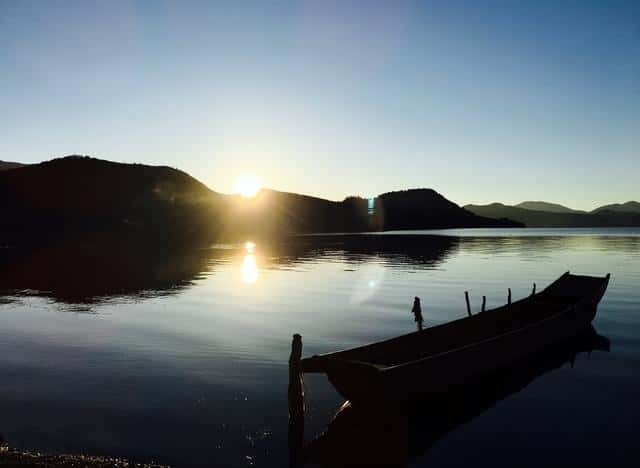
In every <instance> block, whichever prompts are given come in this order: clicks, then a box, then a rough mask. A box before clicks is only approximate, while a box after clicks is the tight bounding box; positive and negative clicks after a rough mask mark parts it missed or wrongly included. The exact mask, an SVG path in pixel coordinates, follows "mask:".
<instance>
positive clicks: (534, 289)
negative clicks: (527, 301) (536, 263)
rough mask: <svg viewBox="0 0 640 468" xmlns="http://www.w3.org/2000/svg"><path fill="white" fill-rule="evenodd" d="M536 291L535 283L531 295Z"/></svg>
mask: <svg viewBox="0 0 640 468" xmlns="http://www.w3.org/2000/svg"><path fill="white" fill-rule="evenodd" d="M535 293H536V283H533V289H532V290H531V295H532V296H533V295H534V294H535Z"/></svg>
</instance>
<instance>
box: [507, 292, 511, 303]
mask: <svg viewBox="0 0 640 468" xmlns="http://www.w3.org/2000/svg"><path fill="white" fill-rule="evenodd" d="M507 304H509V305H511V288H509V294H508V295H507Z"/></svg>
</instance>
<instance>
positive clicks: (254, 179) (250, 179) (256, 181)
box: [234, 174, 262, 198]
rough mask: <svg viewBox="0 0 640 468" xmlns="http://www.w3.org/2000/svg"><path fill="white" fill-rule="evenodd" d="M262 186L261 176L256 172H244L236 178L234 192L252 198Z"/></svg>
mask: <svg viewBox="0 0 640 468" xmlns="http://www.w3.org/2000/svg"><path fill="white" fill-rule="evenodd" d="M261 188H262V183H261V182H260V178H259V177H258V176H257V175H254V174H242V175H241V176H239V177H238V178H237V179H236V183H235V186H234V192H235V193H239V194H240V195H242V196H243V197H245V198H252V197H255V196H256V195H257V193H258V192H259V191H260V189H261Z"/></svg>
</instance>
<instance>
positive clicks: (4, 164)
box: [0, 161, 26, 171]
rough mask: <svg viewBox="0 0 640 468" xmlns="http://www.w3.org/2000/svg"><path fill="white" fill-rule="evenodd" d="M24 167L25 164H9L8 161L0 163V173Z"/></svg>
mask: <svg viewBox="0 0 640 468" xmlns="http://www.w3.org/2000/svg"><path fill="white" fill-rule="evenodd" d="M22 166H26V164H22V163H17V162H9V161H0V171H8V170H9V169H17V168H19V167H22Z"/></svg>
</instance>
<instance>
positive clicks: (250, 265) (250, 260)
mask: <svg viewBox="0 0 640 468" xmlns="http://www.w3.org/2000/svg"><path fill="white" fill-rule="evenodd" d="M255 248H256V244H255V243H254V242H251V241H249V242H247V243H245V244H244V249H245V251H246V254H245V256H244V258H243V259H242V266H241V267H240V278H241V279H242V282H243V283H246V284H253V283H255V282H256V281H257V280H258V262H257V260H256V256H255V254H254V253H253V252H254V250H255Z"/></svg>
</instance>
